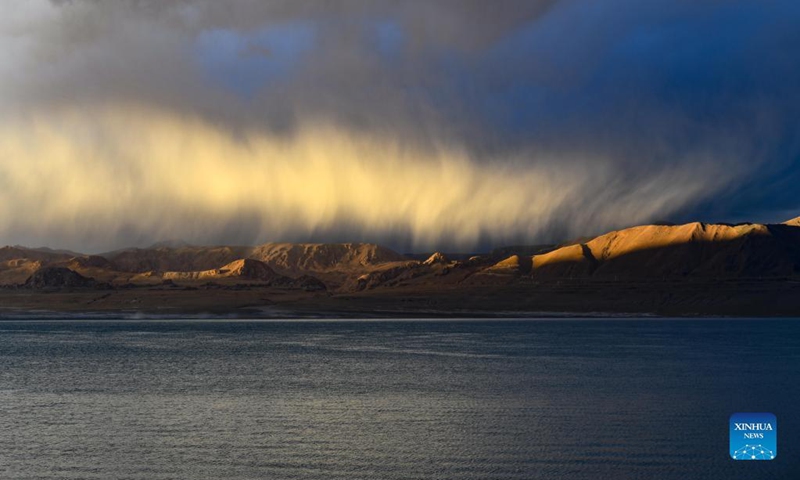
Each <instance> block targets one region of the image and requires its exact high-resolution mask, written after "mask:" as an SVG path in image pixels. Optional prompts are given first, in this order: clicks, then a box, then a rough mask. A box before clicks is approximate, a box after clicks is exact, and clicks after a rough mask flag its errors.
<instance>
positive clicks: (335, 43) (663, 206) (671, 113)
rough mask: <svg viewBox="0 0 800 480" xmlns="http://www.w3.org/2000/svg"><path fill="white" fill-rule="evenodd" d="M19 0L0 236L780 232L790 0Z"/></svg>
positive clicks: (406, 240)
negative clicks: (673, 226) (708, 225)
mask: <svg viewBox="0 0 800 480" xmlns="http://www.w3.org/2000/svg"><path fill="white" fill-rule="evenodd" d="M642 3H643V2H634V1H623V0H613V1H610V2H603V3H602V4H596V3H595V2H589V1H577V0H576V1H560V2H551V1H542V2H529V1H528V2H515V1H502V2H498V3H497V4H496V5H494V3H492V4H491V5H494V6H493V7H491V8H490V2H478V1H475V2H449V1H443V2H390V1H386V2H382V1H370V2H366V1H364V2H361V1H342V2H322V1H320V2H314V1H311V2H280V1H275V2H256V1H234V2H225V4H224V5H222V2H212V1H171V2H170V1H166V2H149V1H133V0H131V1H119V2H94V1H88V0H87V1H80V0H75V1H64V2H54V3H53V2H38V1H32V2H19V3H18V4H17V5H15V8H10V9H9V12H11V13H10V14H9V15H4V18H3V19H2V20H0V41H2V42H3V45H4V48H3V50H2V51H0V187H1V189H0V243H25V244H34V245H43V244H48V245H52V246H59V247H70V248H77V249H82V250H95V251H97V250H103V249H109V248H114V247H119V246H124V245H130V244H140V245H141V244H146V243H148V242H152V241H155V240H159V239H163V238H183V239H186V240H188V241H192V242H198V243H254V242H258V241H268V240H295V241H305V240H315V241H344V240H369V241H380V242H383V243H387V244H389V245H391V246H394V247H396V248H400V249H417V250H419V249H432V248H457V249H472V248H485V247H488V246H490V245H497V244H499V243H505V242H515V243H516V242H539V241H552V240H557V239H561V238H564V237H569V236H575V235H581V234H587V233H595V232H599V231H602V230H605V229H609V228H615V227H620V226H625V225H629V224H633V223H639V222H646V221H652V220H663V219H682V218H690V217H691V218H694V217H713V218H709V219H711V220H714V219H720V220H730V221H736V220H741V219H744V218H746V217H748V216H750V217H752V216H757V217H758V218H755V219H756V220H778V219H779V218H780V216H783V215H785V216H787V217H791V216H796V215H795V214H791V213H792V212H793V211H794V210H795V209H798V208H800V199H799V198H798V194H797V193H796V191H795V190H796V189H792V188H790V187H791V185H794V184H796V181H797V180H800V167H798V166H797V159H798V154H800V140H798V139H799V138H800V135H798V134H800V132H799V131H798V129H800V127H798V124H797V122H796V121H794V120H796V118H798V117H797V114H798V113H800V108H798V107H800V99H798V94H797V87H796V85H798V84H800V65H798V63H799V62H798V60H797V56H796V54H795V52H796V51H797V47H800V33H798V32H797V30H796V28H794V25H796V22H794V21H792V19H793V18H794V19H798V18H800V16H798V14H799V13H800V11H798V7H796V6H795V4H794V3H793V2H774V3H772V2H771V3H770V4H769V5H768V6H765V5H764V4H763V3H762V2H724V3H722V2H715V1H708V2H646V5H643V4H642Z"/></svg>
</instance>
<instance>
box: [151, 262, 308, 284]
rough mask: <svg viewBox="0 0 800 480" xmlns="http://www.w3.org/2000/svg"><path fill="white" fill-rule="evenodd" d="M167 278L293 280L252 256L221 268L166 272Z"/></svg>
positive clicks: (278, 281)
mask: <svg viewBox="0 0 800 480" xmlns="http://www.w3.org/2000/svg"><path fill="white" fill-rule="evenodd" d="M162 277H163V278H164V279H167V280H220V279H244V280H255V281H259V282H266V283H273V282H277V283H280V282H283V283H289V282H291V280H292V279H291V278H289V277H286V276H284V275H280V274H278V273H276V272H275V270H273V269H271V268H270V267H269V266H268V265H267V264H266V263H264V262H260V261H258V260H253V259H250V258H241V259H238V260H234V261H233V262H231V263H229V264H227V265H224V266H222V267H220V268H215V269H210V270H201V271H189V272H164V274H163V275H162Z"/></svg>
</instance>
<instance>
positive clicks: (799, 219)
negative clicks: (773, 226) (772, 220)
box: [783, 217, 800, 227]
mask: <svg viewBox="0 0 800 480" xmlns="http://www.w3.org/2000/svg"><path fill="white" fill-rule="evenodd" d="M783 224H784V225H789V226H792V227H800V217H797V218H793V219H791V220H787V221H785V222H783Z"/></svg>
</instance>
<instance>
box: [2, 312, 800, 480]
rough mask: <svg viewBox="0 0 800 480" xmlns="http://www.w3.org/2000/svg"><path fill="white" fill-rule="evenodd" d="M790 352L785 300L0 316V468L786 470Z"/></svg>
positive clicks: (62, 473)
mask: <svg viewBox="0 0 800 480" xmlns="http://www.w3.org/2000/svg"><path fill="white" fill-rule="evenodd" d="M798 373H800V321H795V320H763V319H761V320H759V319H753V320H727V319H710V320H664V319H647V320H636V319H624V320H597V319H594V320H574V319H558V320H555V319H554V320H546V319H539V320H527V321H521V320H519V321H512V320H502V321H432V322H425V321H347V322H346V321H318V322H314V321H299V322H298V321H292V322H288V321H287V322H246V321H236V322H213V321H207V322H203V321H193V322H180V321H169V322H166V321H161V322H155V321H136V322H134V321H108V322H105V321H85V322H80V321H64V322H34V321H15V322H0V478H4V479H6V478H8V479H24V478H59V479H62V478H67V479H71V478H98V479H108V478H130V479H148V480H151V479H167V478H169V479H173V478H186V479H205V478H209V479H217V478H236V479H250V478H252V479H256V478H268V479H284V478H286V479H332V478H342V479H395V478H396V479H400V478H403V479H405V478H415V479H487V478H497V479H570V480H572V479H593V480H596V479H606V478H608V479H651V478H652V479H681V480H685V479H695V478H697V479H714V478H719V479H734V478H742V479H744V478H747V479H759V478H787V479H790V478H800V375H798ZM762 411H764V412H772V413H774V414H775V415H776V416H777V419H778V456H777V458H776V459H775V460H774V461H761V462H736V461H733V460H731V458H730V457H729V456H728V418H729V416H730V415H731V414H732V413H734V412H762Z"/></svg>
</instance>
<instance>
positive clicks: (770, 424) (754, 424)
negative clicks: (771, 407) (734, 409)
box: [730, 413, 778, 460]
mask: <svg viewBox="0 0 800 480" xmlns="http://www.w3.org/2000/svg"><path fill="white" fill-rule="evenodd" d="M730 443H731V444H730V450H731V451H730V454H731V458H733V459H734V460H774V459H775V457H776V456H778V421H777V419H776V418H775V415H773V414H771V413H734V414H733V415H731V419H730Z"/></svg>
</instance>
